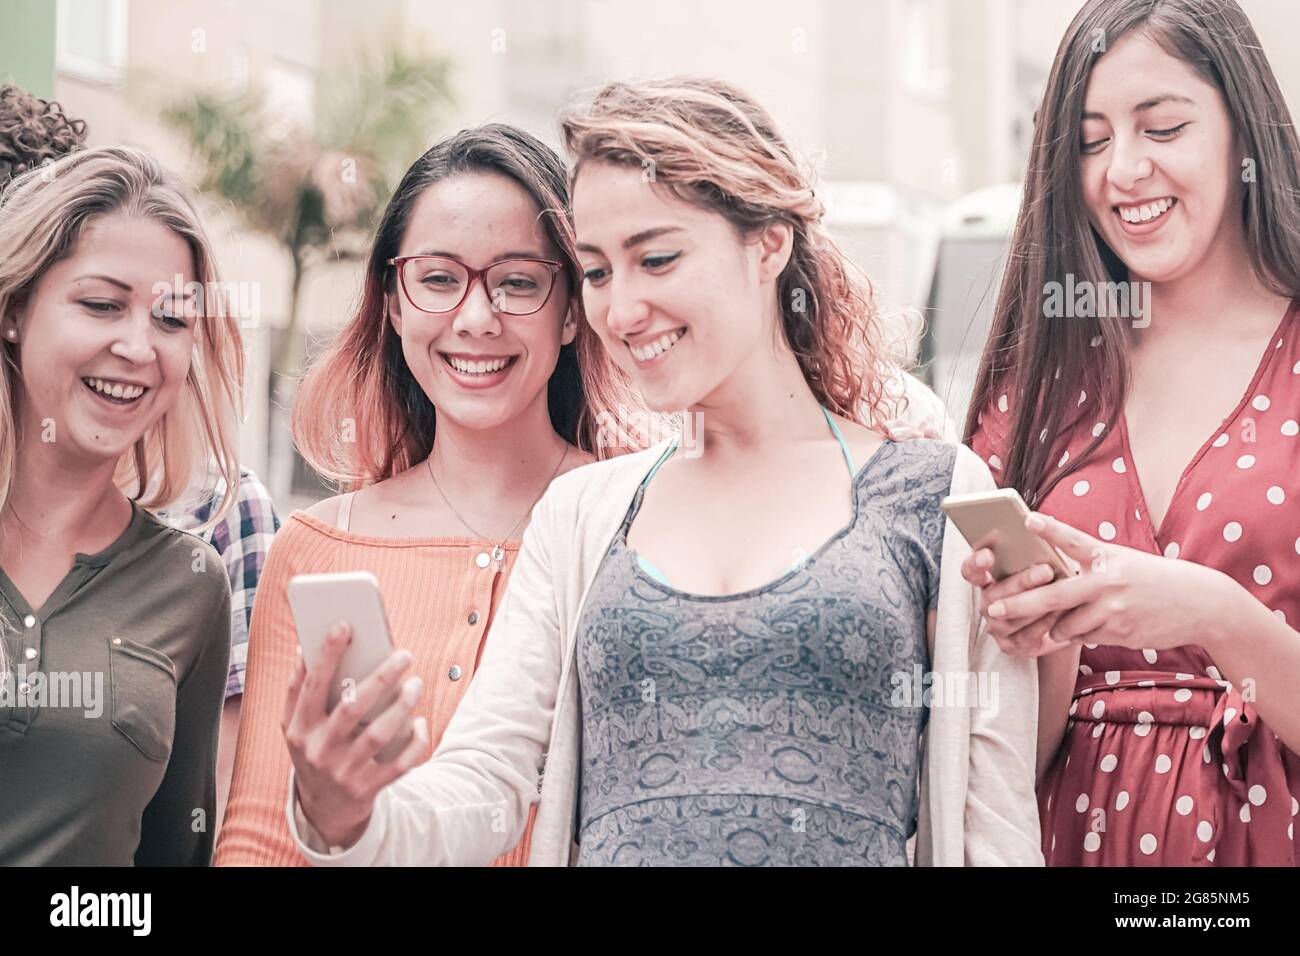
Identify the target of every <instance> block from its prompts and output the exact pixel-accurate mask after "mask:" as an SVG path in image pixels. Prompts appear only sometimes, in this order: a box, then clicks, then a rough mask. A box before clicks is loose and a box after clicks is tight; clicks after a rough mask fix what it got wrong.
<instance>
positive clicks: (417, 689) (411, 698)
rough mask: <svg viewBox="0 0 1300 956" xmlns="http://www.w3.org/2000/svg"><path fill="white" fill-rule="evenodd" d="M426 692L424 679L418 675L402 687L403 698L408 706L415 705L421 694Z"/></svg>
mask: <svg viewBox="0 0 1300 956" xmlns="http://www.w3.org/2000/svg"><path fill="white" fill-rule="evenodd" d="M423 692H424V681H422V680H420V678H418V677H413V678H411V679H410V680H409V681H407V682H406V686H405V687H403V688H402V698H403V699H404V700H405V701H406V704H407V706H410V707H413V706H415V702H416V701H417V700H419V699H420V694H422V693H423Z"/></svg>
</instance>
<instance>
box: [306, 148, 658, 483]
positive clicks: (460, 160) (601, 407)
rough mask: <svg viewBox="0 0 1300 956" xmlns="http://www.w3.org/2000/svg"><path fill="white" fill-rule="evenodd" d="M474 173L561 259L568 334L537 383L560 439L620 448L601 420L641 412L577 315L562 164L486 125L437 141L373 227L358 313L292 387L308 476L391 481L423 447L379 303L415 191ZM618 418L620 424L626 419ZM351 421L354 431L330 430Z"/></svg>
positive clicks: (413, 402) (427, 408) (419, 422)
mask: <svg viewBox="0 0 1300 956" xmlns="http://www.w3.org/2000/svg"><path fill="white" fill-rule="evenodd" d="M473 172H490V173H497V174H499V175H503V176H506V177H508V178H509V179H512V180H514V181H515V182H517V183H518V184H519V185H520V186H522V187H523V188H524V189H525V190H526V191H527V192H528V194H529V195H530V196H532V198H533V199H534V200H535V201H536V202H537V205H538V207H539V208H540V209H541V210H542V213H541V219H540V221H541V223H542V227H543V229H544V230H545V232H546V235H547V236H548V237H549V238H550V240H551V241H552V242H553V243H554V245H555V247H556V248H557V249H559V251H560V258H561V259H562V260H563V261H564V266H565V269H564V276H565V282H566V283H567V288H568V292H569V301H570V307H571V308H572V309H573V310H574V314H575V316H576V318H577V325H578V330H577V334H576V335H575V337H574V340H573V341H572V342H571V343H569V344H568V345H566V346H564V347H563V348H561V349H560V355H559V359H558V361H557V363H556V366H555V371H554V372H553V373H552V375H551V379H550V383H549V385H548V387H547V405H548V409H549V412H550V417H551V424H552V426H553V427H554V428H555V431H556V433H557V434H559V435H560V436H561V437H562V438H564V440H565V441H568V442H570V443H571V444H574V445H576V446H577V447H578V448H580V449H582V450H583V451H586V452H590V453H592V454H594V455H596V456H598V457H602V458H603V457H608V456H610V455H612V454H616V453H617V452H618V451H619V450H626V444H624V445H623V446H621V447H611V443H610V442H608V441H602V440H600V438H601V430H602V424H603V423H605V422H607V421H608V419H609V418H610V417H614V416H615V415H616V413H617V410H619V409H620V407H621V408H622V409H633V410H635V409H639V408H640V407H641V404H640V402H639V401H638V400H637V399H636V397H635V396H634V393H633V392H632V390H631V387H630V385H629V383H628V381H627V378H626V376H625V375H624V374H623V373H622V372H621V371H620V370H619V369H617V368H616V367H615V366H614V364H613V362H611V361H610V359H609V357H608V355H607V354H606V353H605V349H604V347H603V346H602V345H601V343H600V339H599V338H597V336H596V333H595V332H594V331H593V330H592V329H591V327H590V326H589V325H588V324H587V321H586V317H585V315H584V314H583V312H582V295H581V285H580V283H581V275H582V270H581V267H580V265H579V263H578V253H577V249H576V248H575V246H574V238H573V222H572V211H571V209H570V207H569V188H568V179H567V173H566V170H565V168H564V162H563V160H561V159H560V157H559V155H558V154H556V152H555V151H554V150H552V149H551V148H550V147H549V146H547V145H546V144H545V143H543V142H542V141H541V140H539V139H537V138H536V137H534V136H532V135H530V134H528V133H526V132H524V131H523V130H520V129H517V128H515V127H513V126H506V125H503V124H496V123H494V124H489V125H486V126H479V127H476V128H474V129H467V130H462V131H461V132H459V133H456V134H455V135H453V136H450V137H448V138H446V139H444V140H442V141H441V142H438V143H436V144H435V145H434V146H433V147H432V148H431V149H430V150H429V151H428V152H426V153H425V154H424V155H423V156H421V157H420V158H419V159H417V160H416V161H415V163H414V164H413V165H412V166H411V168H410V169H408V170H407V171H406V175H405V176H403V177H402V181H401V182H400V183H399V184H398V186H397V190H396V192H395V193H394V194H393V198H392V199H391V200H390V201H389V203H388V208H387V209H385V210H384V214H383V217H382V218H381V219H380V222H379V227H378V229H377V230H376V234H375V239H374V243H373V245H372V246H371V250H370V258H369V261H368V263H367V266H366V277H365V288H364V291H363V292H362V296H361V302H360V305H359V306H358V308H357V311H356V313H355V314H354V315H353V317H352V319H351V321H350V322H349V323H348V324H347V325H346V326H345V327H344V328H343V330H342V331H341V332H340V333H339V334H338V336H337V337H336V338H335V340H334V343H333V345H332V346H331V347H330V348H329V350H328V351H327V352H326V354H325V355H324V356H323V357H322V359H321V360H320V361H319V362H317V363H316V364H315V365H314V366H313V367H312V369H311V370H310V371H309V372H308V373H307V375H306V377H305V379H304V380H303V382H302V384H301V385H300V386H299V389H298V396H297V399H296V401H295V402H294V409H293V435H294V442H295V444H296V445H297V446H298V450H299V451H300V453H301V454H302V456H303V458H305V459H306V460H307V461H308V462H309V463H310V464H311V465H312V467H313V468H315V469H316V470H317V471H318V472H319V473H320V474H321V475H323V476H324V477H326V478H328V479H331V480H333V481H335V482H337V483H339V484H341V485H343V486H345V487H351V488H355V487H360V486H361V485H363V484H366V483H369V482H375V481H382V480H384V479H386V478H391V477H392V476H393V475H395V474H398V473H399V472H401V471H404V470H406V469H407V468H409V467H411V466H412V465H414V464H417V463H419V462H420V461H423V460H424V458H425V457H427V456H428V454H429V452H430V451H431V450H432V449H433V435H434V424H435V420H436V417H437V413H436V410H435V409H434V407H433V404H432V403H431V402H430V401H429V398H428V396H427V395H425V393H424V390H423V389H422V388H421V387H420V383H419V382H418V381H416V379H415V376H414V375H413V374H412V372H411V370H410V368H409V367H408V366H407V364H406V358H405V356H403V354H402V340H401V337H400V336H398V334H397V332H396V331H395V330H394V329H393V327H392V324H391V323H390V322H389V321H388V319H387V317H386V310H385V305H384V301H385V296H387V295H388V294H389V293H391V292H392V291H393V290H394V288H395V283H396V281H397V279H396V275H395V273H394V270H393V269H391V268H390V267H389V266H388V264H387V263H388V260H389V259H390V258H392V257H393V256H396V255H397V254H398V251H399V250H398V247H399V246H400V245H401V242H402V237H403V236H404V235H405V233H406V227H407V222H408V221H409V219H410V216H411V210H412V209H413V208H414V206H415V204H416V201H417V200H418V199H419V198H420V196H421V195H422V194H423V193H424V191H425V190H426V189H427V188H428V187H430V186H432V185H433V184H434V183H438V182H441V181H443V180H445V179H449V178H450V177H452V176H456V175H460V174H462V173H473ZM618 417H621V418H622V419H624V420H626V419H627V418H628V415H626V414H624V415H622V416H618ZM632 417H633V419H634V420H635V415H633V416H632ZM349 420H350V421H351V422H353V423H354V424H355V426H356V427H355V435H350V434H347V433H345V432H344V431H343V429H342V428H341V426H340V423H342V422H345V421H349ZM625 437H626V436H625ZM352 439H355V440H352Z"/></svg>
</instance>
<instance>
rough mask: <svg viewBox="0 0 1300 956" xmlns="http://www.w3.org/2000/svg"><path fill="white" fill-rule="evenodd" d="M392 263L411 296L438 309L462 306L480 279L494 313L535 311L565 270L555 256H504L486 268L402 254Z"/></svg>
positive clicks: (433, 310) (421, 305) (422, 306)
mask: <svg viewBox="0 0 1300 956" xmlns="http://www.w3.org/2000/svg"><path fill="white" fill-rule="evenodd" d="M388 264H389V265H390V266H392V267H393V268H395V269H396V270H397V277H398V281H399V284H400V285H401V287H402V293H403V295H405V296H406V301H408V302H410V303H411V305H413V306H415V307H416V308H417V309H419V310H420V311H421V312H430V313H434V314H437V313H441V312H451V311H454V310H455V309H458V308H459V307H460V304H461V303H462V302H464V301H465V297H466V296H468V295H469V290H470V288H471V287H472V286H473V285H474V283H475V281H479V282H482V283H483V291H484V292H485V293H486V294H487V297H488V300H489V301H490V302H491V303H492V311H493V312H503V313H505V314H506V315H532V314H533V313H534V312H537V311H539V310H540V309H541V308H542V307H543V306H544V305H546V303H547V302H548V301H549V300H550V298H551V292H552V291H553V290H554V288H555V277H556V275H557V274H558V273H559V272H561V271H562V270H563V269H564V264H563V263H561V262H555V261H554V260H552V259H502V260H500V261H498V262H493V263H491V264H489V265H488V266H487V267H486V268H483V269H472V268H470V267H469V266H467V265H465V263H463V262H458V261H457V260H455V259H447V258H444V257H442V256H397V257H395V258H392V259H389V260H388Z"/></svg>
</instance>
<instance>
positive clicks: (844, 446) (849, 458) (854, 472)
mask: <svg viewBox="0 0 1300 956" xmlns="http://www.w3.org/2000/svg"><path fill="white" fill-rule="evenodd" d="M822 414H823V415H825V416H826V424H827V425H830V426H831V431H832V432H834V433H835V440H836V441H838V442H839V443H840V449H841V450H842V451H843V452H844V461H845V462H847V463H848V466H849V477H850V478H856V477H857V476H858V469H856V468H854V467H853V454H852V453H851V452H850V451H849V443H848V442H846V441H845V440H844V435H843V433H841V432H840V426H839V425H837V424H835V419H833V418H831V413H830V409H828V408H827V407H826V406H825V405H823V406H822Z"/></svg>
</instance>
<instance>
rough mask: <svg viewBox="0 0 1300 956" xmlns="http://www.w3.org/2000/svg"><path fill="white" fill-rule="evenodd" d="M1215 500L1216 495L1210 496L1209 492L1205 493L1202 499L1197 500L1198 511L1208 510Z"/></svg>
mask: <svg viewBox="0 0 1300 956" xmlns="http://www.w3.org/2000/svg"><path fill="white" fill-rule="evenodd" d="M1213 500H1214V495H1212V494H1210V493H1209V492H1208V491H1207V492H1205V493H1204V494H1203V495H1201V497H1199V498H1197V499H1196V510H1197V511H1204V510H1205V509H1206V508H1208V507H1210V502H1211V501H1213Z"/></svg>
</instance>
